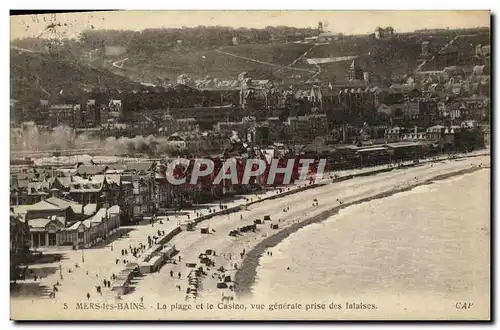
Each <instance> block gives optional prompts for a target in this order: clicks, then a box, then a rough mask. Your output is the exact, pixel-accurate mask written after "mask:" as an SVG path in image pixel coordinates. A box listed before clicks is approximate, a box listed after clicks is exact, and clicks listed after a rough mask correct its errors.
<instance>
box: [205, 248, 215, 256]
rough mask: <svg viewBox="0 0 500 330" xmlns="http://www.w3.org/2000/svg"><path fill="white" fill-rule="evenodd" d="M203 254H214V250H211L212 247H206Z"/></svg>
mask: <svg viewBox="0 0 500 330" xmlns="http://www.w3.org/2000/svg"><path fill="white" fill-rule="evenodd" d="M205 254H206V255H207V256H211V255H215V250H212V249H206V250H205Z"/></svg>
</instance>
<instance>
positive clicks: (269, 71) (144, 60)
mask: <svg viewBox="0 0 500 330" xmlns="http://www.w3.org/2000/svg"><path fill="white" fill-rule="evenodd" d="M309 48H311V46H310V45H304V44H293V43H289V44H248V45H237V46H230V47H224V48H222V49H219V50H212V49H211V50H178V51H170V52H163V53H155V54H152V55H149V56H142V55H138V54H129V60H128V61H127V62H125V64H124V66H123V69H116V68H111V69H112V70H113V72H116V73H118V74H122V75H127V76H130V77H133V78H134V80H140V81H146V82H154V80H155V79H156V78H158V77H163V78H168V79H169V80H170V81H171V82H174V81H175V80H176V77H177V76H178V75H180V74H182V73H185V74H189V75H190V76H192V77H193V78H195V79H201V78H204V77H206V76H211V77H217V78H219V79H236V78H237V77H238V74H240V73H241V72H244V71H255V72H259V74H257V75H256V76H260V77H262V78H263V79H264V78H266V77H270V76H272V75H273V73H274V72H276V71H278V70H280V69H281V68H283V67H286V66H288V65H290V64H291V63H292V62H293V61H294V60H296V59H297V58H298V57H300V56H301V55H302V54H303V53H304V52H305V51H307V50H308V49H309ZM313 69H314V67H312V66H310V65H307V66H306V67H305V68H303V70H313ZM285 71H286V72H287V73H290V74H292V73H293V72H294V71H295V70H292V69H285ZM297 72H298V73H299V74H300V73H302V74H303V75H305V76H308V72H300V71H297ZM309 75H310V74H309ZM275 76H277V77H279V76H280V75H279V74H277V75H275Z"/></svg>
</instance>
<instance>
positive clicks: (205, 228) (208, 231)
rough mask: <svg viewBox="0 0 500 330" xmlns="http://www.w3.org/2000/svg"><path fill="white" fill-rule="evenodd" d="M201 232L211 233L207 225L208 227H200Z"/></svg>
mask: <svg viewBox="0 0 500 330" xmlns="http://www.w3.org/2000/svg"><path fill="white" fill-rule="evenodd" d="M200 232H201V233H202V234H210V230H209V228H208V226H206V227H201V228H200Z"/></svg>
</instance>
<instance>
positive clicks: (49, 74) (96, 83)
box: [10, 51, 134, 100]
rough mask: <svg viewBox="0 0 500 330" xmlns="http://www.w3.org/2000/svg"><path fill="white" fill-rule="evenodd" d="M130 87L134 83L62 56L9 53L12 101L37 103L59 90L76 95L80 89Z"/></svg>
mask: <svg viewBox="0 0 500 330" xmlns="http://www.w3.org/2000/svg"><path fill="white" fill-rule="evenodd" d="M132 85H134V83H133V82H132V81H130V80H129V79H127V78H125V77H122V76H118V75H115V74H113V73H111V72H109V71H107V70H104V69H96V68H92V67H90V66H85V65H81V64H80V63H78V62H76V61H70V60H68V59H67V58H64V57H59V56H54V55H49V54H36V53H18V52H17V51H11V54H10V87H11V97H13V98H15V99H20V100H22V99H26V98H33V99H38V100H40V98H47V97H49V96H50V95H54V94H58V93H61V91H63V93H64V94H66V95H73V94H74V95H78V94H81V93H82V92H83V90H84V89H92V88H108V89H119V88H124V87H125V86H132ZM49 94H50V95H49Z"/></svg>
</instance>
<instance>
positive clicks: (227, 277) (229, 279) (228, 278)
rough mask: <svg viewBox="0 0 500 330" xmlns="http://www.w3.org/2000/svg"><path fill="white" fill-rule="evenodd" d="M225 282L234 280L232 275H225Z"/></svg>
mask: <svg viewBox="0 0 500 330" xmlns="http://www.w3.org/2000/svg"><path fill="white" fill-rule="evenodd" d="M224 282H225V283H227V282H232V281H231V275H226V276H224Z"/></svg>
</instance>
